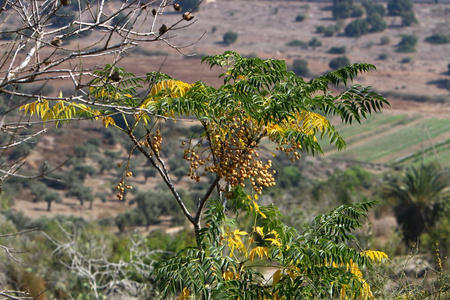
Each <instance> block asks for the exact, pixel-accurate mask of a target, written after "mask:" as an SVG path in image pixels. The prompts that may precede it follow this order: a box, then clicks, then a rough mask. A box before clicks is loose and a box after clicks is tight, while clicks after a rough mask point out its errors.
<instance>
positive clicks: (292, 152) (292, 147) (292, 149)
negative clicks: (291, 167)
mask: <svg viewBox="0 0 450 300" xmlns="http://www.w3.org/2000/svg"><path fill="white" fill-rule="evenodd" d="M276 149H277V150H279V151H282V152H284V153H285V154H286V156H290V160H291V162H295V161H297V160H299V159H300V157H301V154H300V152H299V151H300V150H301V149H302V145H301V144H300V143H296V142H291V143H289V144H288V143H287V142H286V143H282V144H281V145H280V146H277V147H276Z"/></svg>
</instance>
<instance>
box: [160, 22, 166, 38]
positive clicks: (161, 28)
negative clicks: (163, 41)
mask: <svg viewBox="0 0 450 300" xmlns="http://www.w3.org/2000/svg"><path fill="white" fill-rule="evenodd" d="M166 32H167V26H166V24H162V25H161V27H160V28H159V35H160V36H161V35H163V34H164V33H166Z"/></svg>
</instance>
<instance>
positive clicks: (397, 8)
mask: <svg viewBox="0 0 450 300" xmlns="http://www.w3.org/2000/svg"><path fill="white" fill-rule="evenodd" d="M412 8H413V3H412V2H411V0H389V1H388V4H387V10H388V14H389V15H390V16H400V15H402V14H403V13H405V12H407V11H412Z"/></svg>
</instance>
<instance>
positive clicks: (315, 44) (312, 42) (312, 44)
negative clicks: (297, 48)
mask: <svg viewBox="0 0 450 300" xmlns="http://www.w3.org/2000/svg"><path fill="white" fill-rule="evenodd" d="M308 46H310V47H313V48H314V49H315V48H317V47H320V46H322V42H321V41H320V40H319V39H318V38H312V39H311V40H310V41H309V42H308Z"/></svg>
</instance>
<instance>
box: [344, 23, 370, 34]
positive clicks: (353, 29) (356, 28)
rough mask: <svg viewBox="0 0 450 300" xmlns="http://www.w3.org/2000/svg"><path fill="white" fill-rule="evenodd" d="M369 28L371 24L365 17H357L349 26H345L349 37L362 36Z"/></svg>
mask: <svg viewBox="0 0 450 300" xmlns="http://www.w3.org/2000/svg"><path fill="white" fill-rule="evenodd" d="M368 30H369V24H368V22H367V21H366V20H364V19H356V20H353V21H351V22H350V23H349V24H348V25H347V27H345V29H344V32H345V35H346V36H349V37H360V36H362V35H363V34H366V33H367V31H368Z"/></svg>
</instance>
